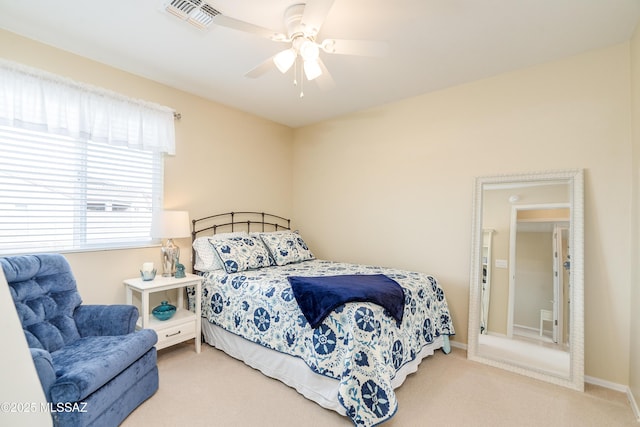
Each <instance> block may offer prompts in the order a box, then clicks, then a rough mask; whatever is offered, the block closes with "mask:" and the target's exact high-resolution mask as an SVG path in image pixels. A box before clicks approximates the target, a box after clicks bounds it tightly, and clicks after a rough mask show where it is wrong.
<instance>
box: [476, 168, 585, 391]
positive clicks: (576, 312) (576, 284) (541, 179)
mask: <svg viewBox="0 0 640 427" xmlns="http://www.w3.org/2000/svg"><path fill="white" fill-rule="evenodd" d="M583 182H584V178H583V171H582V170H581V169H572V170H561V171H551V172H534V173H526V174H512V175H497V176H487V177H478V178H476V180H475V187H474V196H473V222H472V227H471V228H472V236H471V271H470V288H469V330H468V346H467V357H468V358H469V359H470V360H474V361H477V362H481V363H485V364H488V365H491V366H495V367H498V368H501V369H505V370H509V371H512V372H516V373H519V374H522V375H526V376H529V377H533V378H537V379H540V380H543V381H548V382H551V383H554V384H557V385H561V386H565V387H569V388H572V389H574V390H578V391H583V390H584V183H583ZM564 183H566V184H567V185H568V186H569V195H570V200H569V206H570V223H569V245H570V248H571V274H570V276H569V289H570V291H569V292H570V295H569V298H570V301H571V309H570V310H569V316H570V317H569V336H570V344H569V369H568V373H567V374H566V375H564V374H560V373H559V372H556V371H553V370H551V369H547V368H545V367H543V366H542V365H538V366H536V365H533V364H532V363H530V362H523V361H522V360H517V359H515V358H509V357H508V356H507V355H506V352H494V351H491V352H486V351H484V352H483V351H481V348H480V345H479V337H480V330H481V312H482V287H483V283H482V282H483V266H484V261H485V260H483V241H484V238H483V235H484V232H483V226H485V228H486V227H487V224H484V223H483V208H484V206H483V203H484V200H485V199H484V191H485V190H487V189H496V188H509V187H510V186H511V187H513V188H521V187H528V186H533V185H550V184H564ZM512 222H513V221H512ZM489 228H491V227H489ZM510 244H512V243H510ZM489 262H491V260H489ZM511 279H512V278H510V281H511ZM510 293H511V292H510ZM512 297H513V293H511V295H509V298H512ZM484 337H485V336H483V338H484ZM491 339H492V340H493V339H494V337H492V338H491ZM507 339H508V338H506V337H504V340H507ZM505 342H506V341H505Z"/></svg>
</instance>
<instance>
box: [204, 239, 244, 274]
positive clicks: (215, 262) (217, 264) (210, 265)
mask: <svg viewBox="0 0 640 427" xmlns="http://www.w3.org/2000/svg"><path fill="white" fill-rule="evenodd" d="M244 236H248V234H247V232H246V231H234V232H231V233H220V234H214V235H213V236H203V237H198V238H197V239H195V240H194V241H193V249H194V250H195V251H196V262H195V264H194V266H193V268H194V269H195V270H197V271H203V272H204V271H214V270H220V269H221V268H222V261H220V257H219V256H218V254H217V253H216V251H215V249H214V248H213V245H212V244H211V240H220V239H227V238H229V237H244Z"/></svg>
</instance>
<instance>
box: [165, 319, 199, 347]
mask: <svg viewBox="0 0 640 427" xmlns="http://www.w3.org/2000/svg"><path fill="white" fill-rule="evenodd" d="M156 332H157V334H158V343H157V344H156V348H157V349H158V350H160V349H161V348H165V347H168V346H170V345H174V344H177V343H179V342H182V341H184V340H187V339H189V338H195V336H196V324H195V321H189V322H186V323H181V324H178V325H174V326H170V327H168V328H163V329H156Z"/></svg>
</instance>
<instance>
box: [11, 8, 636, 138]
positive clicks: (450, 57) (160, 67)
mask: <svg viewBox="0 0 640 427" xmlns="http://www.w3.org/2000/svg"><path fill="white" fill-rule="evenodd" d="M206 2H207V3H209V4H210V5H211V6H213V7H214V8H216V9H217V10H219V11H220V12H222V14H223V15H226V16H229V17H231V18H235V19H239V20H242V21H246V22H249V23H252V24H255V25H259V26H262V27H266V28H269V29H273V30H275V31H278V32H285V28H284V23H283V13H284V11H285V9H286V8H287V7H288V6H289V5H291V4H294V3H298V2H299V1H296V0H269V1H267V0H206ZM164 3H165V0H135V1H134V0H108V1H107V0H104V1H95V0H93V1H88V0H56V1H51V0H30V1H15V0H0V27H2V28H4V29H6V30H8V31H11V32H14V33H17V34H20V35H23V36H25V37H28V38H32V39H35V40H38V41H41V42H43V43H46V44H48V45H51V46H55V47H57V48H60V49H63V50H66V51H70V52H73V53H76V54H78V55H82V56H84V57H87V58H91V59H93V60H96V61H99V62H102V63H105V64H108V65H111V66H113V67H116V68H119V69H122V70H125V71H128V72H131V73H134V74H137V75H140V76H144V77H146V78H149V79H152V80H155V81H158V82H161V83H164V84H166V85H169V86H172V87H175V88H178V89H181V90H184V91H186V92H191V93H194V94H197V95H200V96H202V97H204V98H208V99H210V100H213V101H216V102H219V103H222V104H226V105H229V106H232V107H235V108H238V109H240V110H243V111H247V112H250V113H253V114H256V115H258V116H261V117H265V118H267V119H270V120H273V121H275V122H278V123H282V124H285V125H288V126H291V127H299V126H303V125H307V124H311V123H315V122H318V121H321V120H324V119H327V118H331V117H336V116H339V115H342V114H345V113H348V112H353V111H358V110H362V109H365V108H369V107H373V106H377V105H381V104H385V103H388V102H391V101H396V100H399V99H403V98H408V97H412V96H416V95H419V94H423V93H427V92H430V91H434V90H438V89H442V88H445V87H449V86H452V85H457V84H461V83H465V82H469V81H473V80H478V79H481V78H485V77H489V76H492V75H496V74H499V73H503V72H506V71H510V70H515V69H518V68H522V67H527V66H531V65H534V64H538V63H542V62H546V61H551V60H555V59H558V58H562V57H565V56H569V55H574V54H577V53H581V52H584V51H587V50H590V49H596V48H601V47H605V46H609V45H612V44H616V43H620V42H623V41H626V40H628V39H629V38H630V37H631V35H632V33H633V31H634V29H635V27H636V24H637V23H638V18H639V17H640V0H392V1H388V0H387V1H382V0H335V3H334V4H333V7H332V8H331V10H330V11H329V14H328V16H327V18H326V21H325V22H324V25H323V26H322V28H321V31H320V34H319V39H320V40H321V39H324V38H327V37H331V38H341V39H358V40H380V41H386V42H388V43H389V47H390V49H389V50H390V53H389V56H388V57H387V58H385V59H379V58H369V57H358V56H345V55H329V54H326V53H321V57H322V59H323V61H324V63H325V64H326V66H327V68H328V69H329V71H330V72H331V75H332V77H333V80H334V81H335V87H334V88H333V89H331V90H327V91H322V90H320V89H319V88H318V87H317V85H316V84H315V83H314V82H305V84H304V93H305V96H304V98H303V99H300V97H299V88H295V87H294V86H293V84H292V81H293V76H292V72H291V71H290V72H289V73H288V74H286V75H282V74H280V72H278V71H277V70H276V69H273V71H270V72H269V73H267V74H265V75H263V76H262V77H260V78H258V79H249V78H246V77H244V74H245V73H246V72H247V71H249V70H251V69H252V68H253V67H255V66H256V65H258V64H260V63H261V62H262V61H264V60H265V59H267V58H269V57H270V56H272V55H273V54H275V53H277V52H278V51H279V50H282V49H283V45H282V44H280V43H276V42H273V41H270V40H267V39H265V38H261V37H259V36H256V35H253V34H248V33H243V32H240V31H237V30H233V29H229V28H226V27H221V26H216V25H212V26H211V27H210V28H209V29H208V30H206V31H201V30H198V29H196V28H195V27H193V26H191V25H189V24H187V23H186V22H184V21H181V20H179V19H178V18H176V17H174V16H172V15H169V14H168V13H166V12H164V11H163V10H164V8H163V5H164ZM170 107H173V106H170Z"/></svg>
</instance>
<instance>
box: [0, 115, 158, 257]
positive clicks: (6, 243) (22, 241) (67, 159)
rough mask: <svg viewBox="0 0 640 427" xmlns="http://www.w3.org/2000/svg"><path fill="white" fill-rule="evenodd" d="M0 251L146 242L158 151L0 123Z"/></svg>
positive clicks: (154, 195)
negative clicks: (51, 133)
mask: <svg viewBox="0 0 640 427" xmlns="http://www.w3.org/2000/svg"><path fill="white" fill-rule="evenodd" d="M0 152H1V153H2V155H1V156H0V254H8V253H19V252H33V251H34V250H38V251H54V250H55V251H63V250H83V249H93V248H109V247H122V246H132V245H139V244H145V243H149V242H151V235H150V230H151V220H152V215H153V212H154V210H156V211H157V210H158V209H161V206H160V204H161V202H162V176H163V174H162V165H163V162H162V154H161V153H158V152H155V153H154V152H152V151H143V150H139V149H131V148H127V147H118V146H111V145H107V144H104V143H95V142H91V141H83V140H79V139H74V138H68V137H61V136H56V135H50V134H44V133H40V132H33V131H25V130H21V129H16V128H8V127H0Z"/></svg>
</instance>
